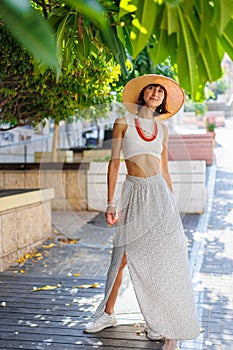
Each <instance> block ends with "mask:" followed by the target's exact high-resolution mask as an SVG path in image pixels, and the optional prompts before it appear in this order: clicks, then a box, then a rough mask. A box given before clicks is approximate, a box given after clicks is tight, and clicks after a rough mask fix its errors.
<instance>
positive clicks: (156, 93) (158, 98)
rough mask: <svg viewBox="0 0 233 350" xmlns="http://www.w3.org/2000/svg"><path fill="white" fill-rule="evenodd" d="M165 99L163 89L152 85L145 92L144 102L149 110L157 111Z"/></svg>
mask: <svg viewBox="0 0 233 350" xmlns="http://www.w3.org/2000/svg"><path fill="white" fill-rule="evenodd" d="M164 97H165V92H164V90H163V88H162V87H161V86H160V85H158V86H153V85H150V86H148V87H147V88H146V89H145V91H144V96H143V98H144V101H145V104H146V106H147V107H148V108H150V109H151V110H153V111H155V109H156V108H157V107H158V106H160V105H161V103H162V102H163V99H164Z"/></svg>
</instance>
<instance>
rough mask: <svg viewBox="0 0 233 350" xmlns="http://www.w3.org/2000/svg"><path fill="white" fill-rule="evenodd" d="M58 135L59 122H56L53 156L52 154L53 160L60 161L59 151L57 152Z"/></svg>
mask: <svg viewBox="0 0 233 350" xmlns="http://www.w3.org/2000/svg"><path fill="white" fill-rule="evenodd" d="M58 137H59V125H58V124H54V131H53V144H52V156H51V161H52V162H57V161H58V152H57V146H58Z"/></svg>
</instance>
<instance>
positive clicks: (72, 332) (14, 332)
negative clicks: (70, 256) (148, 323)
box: [0, 274, 175, 350]
mask: <svg viewBox="0 0 233 350" xmlns="http://www.w3.org/2000/svg"><path fill="white" fill-rule="evenodd" d="M95 282H98V283H100V287H99V288H86V289H82V288H76V287H77V286H80V285H84V284H93V283H95ZM104 282H105V281H104V280H102V281H100V280H93V279H92V280H89V279H83V278H81V277H75V278H74V277H65V278H63V277H61V278H54V277H38V276H37V277H31V276H25V275H16V276H12V275H8V274H0V304H1V306H0V349H5V350H9V349H11V350H16V349H17V350H19V349H27V350H36V349H40V350H44V349H49V350H54V349H56V350H66V349H67V350H69V349H77V350H79V349H86V350H89V349H105V350H112V349H117V350H126V349H131V348H132V349H135V350H139V349H157V350H159V349H161V350H174V349H175V346H173V345H172V344H171V343H166V344H164V343H162V342H155V341H150V340H148V339H147V338H146V336H145V333H144V332H143V325H142V324H141V325H133V324H131V325H119V326H117V327H114V328H108V329H105V330H103V331H101V332H99V333H97V334H85V333H83V326H84V324H85V323H86V322H88V321H89V320H90V319H91V317H92V311H93V310H94V307H95V306H96V305H98V304H99V302H100V300H101V299H102V297H103V293H104ZM48 285H50V286H54V287H55V289H52V290H40V291H33V290H35V288H40V287H44V286H48Z"/></svg>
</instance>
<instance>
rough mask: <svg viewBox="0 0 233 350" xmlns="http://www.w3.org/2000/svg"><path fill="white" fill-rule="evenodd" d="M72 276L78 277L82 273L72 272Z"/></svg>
mask: <svg viewBox="0 0 233 350" xmlns="http://www.w3.org/2000/svg"><path fill="white" fill-rule="evenodd" d="M73 276H75V277H80V276H82V275H81V273H73Z"/></svg>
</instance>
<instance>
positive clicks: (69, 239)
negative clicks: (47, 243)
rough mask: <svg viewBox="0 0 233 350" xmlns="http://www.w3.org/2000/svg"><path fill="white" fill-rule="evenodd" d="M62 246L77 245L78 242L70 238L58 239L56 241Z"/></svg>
mask: <svg viewBox="0 0 233 350" xmlns="http://www.w3.org/2000/svg"><path fill="white" fill-rule="evenodd" d="M58 240H59V241H60V242H62V243H63V244H77V243H78V241H79V240H77V239H71V238H59V239H58Z"/></svg>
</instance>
